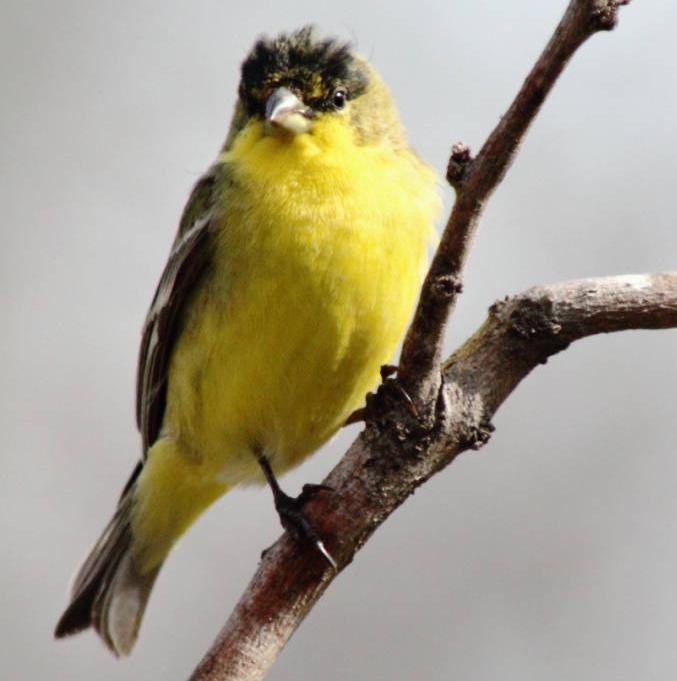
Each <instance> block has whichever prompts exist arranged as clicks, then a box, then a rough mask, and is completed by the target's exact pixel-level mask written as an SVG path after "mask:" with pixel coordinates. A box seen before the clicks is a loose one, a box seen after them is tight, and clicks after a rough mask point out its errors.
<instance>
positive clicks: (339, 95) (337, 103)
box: [332, 88, 347, 109]
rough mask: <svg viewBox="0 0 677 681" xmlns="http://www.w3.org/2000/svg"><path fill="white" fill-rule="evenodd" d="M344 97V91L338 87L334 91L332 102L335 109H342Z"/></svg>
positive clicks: (345, 97) (344, 102) (344, 101)
mask: <svg viewBox="0 0 677 681" xmlns="http://www.w3.org/2000/svg"><path fill="white" fill-rule="evenodd" d="M346 99H347V95H346V91H345V90H344V89H343V88H339V89H338V90H336V92H334V96H333V97H332V103H333V104H334V107H335V108H336V109H342V108H343V107H344V106H345V105H346Z"/></svg>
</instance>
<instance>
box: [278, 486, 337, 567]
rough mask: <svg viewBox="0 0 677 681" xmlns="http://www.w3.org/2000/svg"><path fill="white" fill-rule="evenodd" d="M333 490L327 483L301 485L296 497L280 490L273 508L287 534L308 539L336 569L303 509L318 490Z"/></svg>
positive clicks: (302, 539) (303, 539) (334, 562)
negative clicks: (301, 488)
mask: <svg viewBox="0 0 677 681" xmlns="http://www.w3.org/2000/svg"><path fill="white" fill-rule="evenodd" d="M325 491H333V490H332V488H331V487H328V486H327V485H311V484H307V485H304V486H303V490H302V491H301V494H299V495H298V497H290V496H289V495H287V494H285V493H284V492H282V491H280V492H279V494H277V495H276V497H275V509H276V510H277V514H278V516H279V517H280V522H281V523H282V527H284V529H285V530H287V532H289V534H291V535H292V536H293V537H295V538H296V539H298V540H301V541H308V542H310V543H311V544H313V545H314V546H315V548H317V550H318V551H319V552H320V553H321V554H322V555H323V556H324V558H325V559H326V560H327V562H328V563H329V565H331V566H332V568H334V570H338V566H337V564H336V561H335V560H334V558H333V557H332V555H331V554H330V553H329V551H328V550H327V548H326V547H325V545H324V542H323V541H322V540H321V539H320V536H319V535H318V534H317V532H316V531H315V528H314V527H313V526H312V524H311V523H310V521H309V520H308V518H307V516H306V514H305V513H304V511H303V507H304V506H305V504H306V503H307V502H308V501H309V500H310V499H311V498H312V497H314V496H315V495H316V494H318V493H319V492H325Z"/></svg>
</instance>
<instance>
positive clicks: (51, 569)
mask: <svg viewBox="0 0 677 681" xmlns="http://www.w3.org/2000/svg"><path fill="white" fill-rule="evenodd" d="M565 4H566V2H565V0H547V1H543V0H513V1H512V2H510V3H507V2H506V3H497V2H493V1H489V0H484V1H478V0H455V1H454V2H442V1H441V0H417V1H416V2H392V3H388V4H387V5H385V4H383V5H382V6H381V7H380V8H379V7H378V6H377V4H376V3H373V4H367V3H365V2H359V1H356V0H342V1H341V2H334V3H322V2H317V1H315V2H310V1H306V0H299V1H291V0H289V1H287V2H283V3H271V2H268V1H263V0H248V2H246V3H230V2H215V1H211V2H209V1H206V0H197V1H196V0H192V1H191V2H178V1H177V2H170V3H156V2H147V1H145V0H144V1H139V0H135V1H134V2H131V1H123V2H118V3H91V2H85V0H81V1H79V2H78V1H76V0H65V1H64V2H59V3H53V2H47V1H45V0H43V1H30V0H21V1H19V0H4V1H3V3H2V7H1V8H0V82H1V83H2V97H1V99H0V177H1V178H2V182H1V183H0V205H1V206H2V211H3V219H2V223H1V226H0V229H1V230H2V231H1V234H2V248H1V250H0V259H1V262H2V264H1V266H0V304H1V306H2V333H1V334H0V353H1V356H2V363H1V364H0V405H1V408H0V432H2V440H3V443H2V447H1V449H0V456H1V457H2V459H1V460H2V475H1V476H0V500H1V501H0V503H1V513H0V533H1V535H0V536H2V543H3V548H2V552H1V553H2V558H1V559H0V676H2V677H3V678H5V679H12V680H14V679H69V680H78V679H91V678H96V679H97V680H99V681H112V680H114V679H185V678H186V677H187V676H188V674H189V673H190V672H191V671H192V669H193V667H194V666H195V664H196V663H197V662H198V660H199V659H200V657H201V656H202V654H203V653H204V652H205V650H206V649H207V647H208V646H209V645H210V644H211V642H212V640H213V638H214V636H215V635H216V633H217V632H218V630H219V628H220V626H221V624H222V623H223V622H224V620H225V619H226V616H227V615H228V613H229V612H230V610H231V608H232V607H233V605H234V604H235V602H236V600H237V599H238V597H239V595H240V594H241V592H242V591H243V589H244V588H245V586H246V584H247V582H248V580H249V578H250V576H251V575H252V574H253V571H254V569H255V567H256V564H257V561H258V557H259V554H260V551H261V549H262V548H264V547H265V546H268V545H269V544H270V543H272V541H273V540H274V539H275V538H276V537H277V536H278V535H279V534H280V528H279V526H278V520H277V517H276V514H275V513H274V510H273V505H272V501H271V498H270V494H269V492H268V491H267V490H263V489H249V490H244V491H235V492H233V493H231V494H229V495H228V496H227V497H226V498H224V499H223V500H221V501H220V502H219V503H217V504H216V505H215V506H214V507H213V508H212V509H211V511H210V512H209V513H207V514H206V515H205V516H204V517H203V518H202V519H201V520H200V521H199V522H198V523H197V525H196V526H195V527H194V529H193V530H192V531H191V532H190V533H189V534H188V535H187V536H186V537H185V538H184V539H183V541H182V542H181V543H180V545H179V546H178V547H177V549H176V550H175V551H174V553H173V555H172V556H171V559H170V560H169V561H168V562H167V564H166V566H165V568H164V570H163V572H162V575H161V577H160V579H159V582H158V584H157V586H156V588H155V591H154V594H153V598H152V599H151V602H150V606H149V609H148V612H147V615H146V619H145V622H144V626H143V628H142V631H141V637H140V640H139V643H138V645H137V648H136V650H135V651H134V654H133V655H132V657H131V658H130V659H128V660H123V661H118V660H115V659H113V658H112V657H111V656H110V655H109V654H108V653H107V652H106V651H105V650H104V648H103V647H102V645H101V644H100V643H99V641H98V640H97V639H95V637H94V636H93V635H92V634H91V633H87V634H84V635H81V636H78V637H75V638H72V639H70V640H67V641H63V642H59V643H55V642H54V641H53V640H52V629H53V627H54V624H55V622H56V618H57V617H58V615H59V614H60V612H61V610H62V609H63V607H64V606H65V605H66V594H67V587H68V583H69V580H70V578H71V576H72V575H73V572H74V571H75V569H76V567H77V566H78V563H79V561H80V560H81V558H82V557H83V555H84V553H85V552H86V550H87V549H88V548H89V547H90V545H91V544H92V543H93V541H94V540H95V539H96V538H97V536H98V535H99V532H100V531H101V529H102V528H103V526H104V524H105V523H106V521H107V520H108V518H109V516H110V515H111V513H112V510H113V507H114V504H115V501H116V499H117V496H118V493H119V491H120V488H121V486H122V485H123V483H124V482H125V481H126V478H127V475H128V473H129V472H130V470H131V468H132V466H133V464H134V462H135V461H136V459H137V457H138V455H139V438H138V435H137V433H136V430H135V426H134V415H133V407H134V374H135V364H136V356H137V345H138V342H139V339H140V329H141V325H142V322H143V319H144V316H145V314H146V309H147V306H148V304H149V302H150V298H151V295H152V293H153V290H154V287H155V284H156V281H157V279H158V277H159V274H160V272H161V269H162V267H163V265H164V262H165V259H166V257H167V253H168V249H169V245H170V242H171V240H172V238H173V235H174V230H175V227H176V223H177V220H178V216H179V213H180V211H181V208H182V206H183V204H184V201H185V200H186V197H187V195H188V192H189V189H190V187H191V185H192V184H193V182H194V181H195V180H196V178H197V177H198V176H199V174H200V173H201V172H202V171H203V170H204V169H205V168H206V167H207V166H208V165H209V163H210V162H211V160H212V159H213V157H214V156H215V154H216V153H217V151H218V149H219V147H220V145H221V143H222V141H223V139H224V137H225V133H226V129H227V125H228V122H229V119H230V114H231V109H232V106H233V102H234V95H235V92H236V87H237V80H238V68H239V63H240V61H241V60H242V58H243V57H244V55H245V53H246V51H247V49H248V48H249V46H250V44H251V43H252V41H253V40H254V39H255V38H256V37H257V36H258V35H259V34H261V33H263V32H266V33H276V32H278V31H279V30H281V29H293V28H295V27H298V26H299V25H301V24H304V23H307V22H315V23H317V24H318V25H319V26H320V27H321V29H322V30H323V31H325V32H327V33H331V34H337V35H340V36H342V37H345V38H348V39H351V40H353V41H354V42H355V43H356V44H357V46H358V47H359V49H360V50H361V51H362V52H363V53H365V54H366V55H368V56H369V57H370V58H371V59H372V61H373V62H374V64H375V65H376V67H377V68H378V69H379V70H380V71H381V72H382V73H383V75H384V76H385V78H386V80H387V82H388V83H389V84H390V86H391V87H392V90H393V91H394V94H395V97H396V100H397V101H398V103H399V106H400V109H401V113H402V117H403V119H404V122H405V124H406V126H407V128H408V130H409V134H410V139H411V141H412V144H413V145H414V146H415V148H416V149H417V150H418V151H419V153H420V154H421V155H422V156H423V157H424V158H425V159H427V160H428V161H429V162H430V163H431V164H432V165H433V166H434V167H435V168H436V169H437V170H438V171H439V172H440V173H441V174H443V172H444V168H445V166H446V159H447V155H448V152H449V149H450V146H451V144H452V143H453V142H456V141H458V140H463V141H464V142H466V143H468V144H470V145H471V147H472V148H473V149H475V150H476V149H477V148H478V147H479V146H480V144H481V143H482V141H483V140H484V139H485V137H486V135H487V134H488V133H489V132H490V130H491V129H492V127H493V126H494V125H495V123H496V122H497V121H498V119H499V116H500V115H501V114H502V113H503V112H504V111H505V109H506V108H507V106H508V104H509V102H510V101H511V98H512V96H513V95H514V93H515V92H516V91H517V88H518V87H519V86H520V84H521V82H522V80H523V78H524V76H525V75H526V73H527V71H528V69H529V68H530V66H531V65H532V63H533V61H534V59H535V58H536V56H537V55H538V54H539V52H540V50H541V48H542V47H543V45H544V44H545V42H546V40H547V39H548V37H549V36H550V34H551V32H552V29H553V28H554V26H555V24H556V22H557V21H558V20H559V18H560V16H561V13H562V11H563V9H564V6H565ZM234 7H235V8H234ZM676 25H677V5H676V4H675V3H674V2H669V0H655V1H654V2H635V3H633V4H632V5H630V6H629V7H627V8H625V9H624V10H623V11H622V16H621V22H620V25H619V27H618V29H617V31H615V32H613V33H612V34H602V35H599V36H596V37H594V38H593V39H592V40H591V41H590V43H589V44H587V45H586V46H585V47H584V48H583V49H582V50H581V51H580V52H579V53H578V54H577V55H576V57H575V58H574V61H573V63H572V64H571V65H570V67H569V68H568V69H567V71H566V72H565V73H564V76H563V77H562V79H561V81H560V82H559V84H558V85H557V87H556V89H555V92H554V93H553V95H552V97H551V98H550V99H549V100H548V102H547V103H546V105H545V107H544V109H543V111H542V112H541V114H540V116H539V118H538V119H537V121H536V123H535V125H534V126H533V128H532V130H531V131H530V133H529V135H528V137H527V140H526V143H525V144H524V146H523V149H522V151H521V153H520V154H519V157H518V158H517V160H516V162H515V165H514V167H513V169H512V171H511V172H510V173H509V174H508V177H507V178H506V180H505V181H504V182H503V184H502V185H501V187H500V188H499V190H498V191H497V192H496V194H495V196H494V197H493V199H492V201H491V203H490V205H489V208H488V210H487V212H486V217H485V219H484V221H483V224H482V227H481V230H480V233H479V237H478V239H477V241H476V244H475V248H474V251H473V253H472V257H471V260H470V264H469V267H468V270H467V273H466V276H465V293H464V295H463V296H462V299H461V301H460V305H459V308H458V311H457V313H456V315H455V317H454V319H453V324H452V325H451V330H450V337H449V339H448V344H449V346H448V347H449V350H450V351H451V349H453V347H455V346H456V345H458V344H459V343H460V342H462V340H463V339H464V338H465V337H467V336H468V335H469V334H470V333H471V332H472V331H473V330H474V329H475V328H476V327H477V326H478V324H480V323H481V321H482V320H483V318H484V316H485V314H486V309H487V307H488V306H489V305H490V304H491V303H492V302H493V301H494V300H495V299H496V298H499V297H502V296H504V295H506V294H509V293H516V292H519V291H520V290H522V289H524V288H526V287H528V286H531V285H533V284H540V283H548V282H554V281H558V280H564V279H573V278H579V277H587V276H596V275H608V274H622V273H631V272H644V271H658V270H668V269H675V267H677V229H676V228H675V210H676V208H677V198H676V196H677V192H676V191H675V180H676V178H677V158H676V154H675V147H676V146H677V126H676V125H675V121H676V120H677V87H675V85H676V82H675V78H676V76H675V63H676V61H677V43H676V42H675V26H676ZM443 193H444V199H445V206H446V209H447V210H448V208H449V206H450V205H451V201H452V193H451V191H450V190H449V189H447V188H443ZM676 399H677V331H652V332H627V333H622V334H616V335H610V336H606V337H596V338H592V339H589V340H585V341H582V342H580V343H577V344H575V345H574V346H573V347H571V348H570V349H569V350H567V351H566V352H565V353H563V354H561V355H559V356H557V357H555V358H553V359H552V360H551V361H550V362H549V363H548V364H547V366H545V367H540V368H538V369H537V370H536V371H535V372H534V373H533V375H532V376H530V377H529V378H528V379H527V380H526V381H525V382H524V383H523V384H522V385H521V386H520V387H519V389H518V390H517V392H516V393H515V394H514V395H513V397H512V398H511V399H510V400H509V401H508V402H507V404H505V406H504V407H503V408H502V409H501V411H500V412H499V413H498V414H497V416H496V418H495V425H496V427H497V431H496V433H495V434H494V437H493V438H492V440H491V442H490V443H489V445H488V446H487V447H485V448H484V449H483V450H481V451H480V452H478V453H468V454H465V455H463V456H462V457H460V458H459V459H458V460H457V461H456V462H455V463H454V464H453V465H452V466H451V467H450V468H448V469H447V470H445V471H444V472H443V473H442V474H440V475H438V476H437V477H435V478H434V479H433V480H432V481H431V482H430V483H429V484H427V485H426V486H425V487H424V488H422V489H421V490H420V491H419V493H418V494H416V496H415V497H412V498H411V499H410V500H409V501H408V502H407V503H406V504H405V505H404V506H403V507H402V508H401V509H400V510H399V511H398V512H397V513H396V514H395V515H394V516H392V517H391V519H389V520H388V522H387V523H386V524H385V525H384V526H383V527H382V528H381V529H380V530H379V531H378V532H377V534H376V535H375V536H374V537H373V539H372V540H371V541H370V542H369V543H368V545H367V546H366V547H365V548H364V550H363V551H362V552H361V553H360V554H359V555H358V557H357V560H356V561H355V562H354V564H352V565H351V566H350V567H349V568H348V569H347V570H346V572H345V573H344V574H342V575H341V577H340V578H339V579H338V580H337V581H336V582H335V583H334V585H333V586H332V587H331V589H330V590H329V592H328V593H327V594H326V597H325V598H323V599H322V601H321V602H320V603H319V605H318V606H317V607H316V608H315V610H314V611H313V612H312V614H311V615H310V617H309V618H308V619H307V620H306V622H305V623H304V624H303V625H302V626H301V628H300V630H299V631H298V632H297V634H296V635H295V636H294V638H293V639H292V641H291V642H290V644H289V646H288V647H287V649H286V650H285V651H284V653H283V654H282V656H281V657H280V659H279V661H278V662H277V664H276V665H275V667H274V670H273V671H272V673H271V674H270V679H273V680H277V681H281V680H283V679H296V680H299V681H302V680H310V679H316V678H318V677H321V678H323V679H324V680H325V681H339V680H344V679H370V680H371V679H375V680H379V679H384V680H386V679H387V680H388V681H404V680H406V679H414V678H421V679H435V680H436V679H440V680H441V679H447V678H454V679H463V680H468V681H480V680H482V681H485V680H486V681H488V680H493V679H496V678H501V679H520V680H521V681H522V680H524V679H539V680H542V679H572V678H575V679H577V680H578V681H584V680H586V679H590V680H592V679H600V678H613V679H616V680H617V681H618V680H621V679H623V680H625V679H627V680H628V681H631V680H632V681H636V679H667V678H675V675H676V674H677V645H675V621H676V619H677V582H676V580H675V575H676V574H677V522H676V520H675V518H676V514H677V495H675V491H674V490H675V486H676V484H677V457H675V440H676V439H677V420H676V419H675V402H676ZM357 432H358V429H357V427H352V428H350V429H346V430H344V431H343V432H341V433H340V434H339V436H338V437H336V438H335V440H334V441H333V442H332V443H330V444H329V445H328V446H326V447H325V448H324V449H323V450H322V451H321V452H320V453H319V455H318V456H317V457H315V458H313V459H312V460H311V461H309V462H308V463H307V464H306V465H304V466H303V467H301V468H300V469H298V470H296V471H295V472H294V473H292V474H290V475H288V476H287V477H286V478H285V480H284V487H285V489H287V490H288V491H295V490H298V489H299V488H300V486H301V485H302V483H303V482H306V481H319V480H320V479H322V477H323V476H324V475H325V474H326V472H328V471H329V470H330V468H331V467H332V466H333V465H334V464H335V463H336V461H337V460H338V459H339V457H340V455H341V453H342V452H343V451H344V450H345V448H346V447H347V445H348V444H349V443H350V442H351V440H352V439H353V438H354V436H355V435H356V433H357Z"/></svg>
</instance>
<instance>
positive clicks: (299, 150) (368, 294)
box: [164, 124, 436, 486]
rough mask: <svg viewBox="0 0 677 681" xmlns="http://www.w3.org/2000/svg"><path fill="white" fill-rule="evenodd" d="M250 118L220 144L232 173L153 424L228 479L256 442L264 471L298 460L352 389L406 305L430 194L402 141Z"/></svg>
mask: <svg viewBox="0 0 677 681" xmlns="http://www.w3.org/2000/svg"><path fill="white" fill-rule="evenodd" d="M250 127H251V129H250V130H248V131H245V133H244V134H243V135H242V138H241V140H240V143H239V144H237V145H236V146H235V147H234V148H233V150H232V151H231V152H229V154H228V156H227V159H228V160H229V161H231V162H232V163H233V167H234V176H233V178H232V181H233V183H234V185H233V186H234V188H233V187H230V188H227V189H225V190H224V193H223V205H222V218H221V224H220V229H219V237H218V245H217V249H216V254H215V259H214V266H213V268H212V270H211V272H210V275H209V277H208V279H207V280H206V282H205V283H204V284H203V285H202V287H201V289H200V291H199V292H198V293H197V294H196V297H195V298H194V300H193V302H192V305H191V312H190V314H189V316H188V318H187V319H186V323H185V330H184V331H183V333H182V335H181V337H180V340H179V342H178V343H177V346H176V349H175V352H174V356H173V359H172V363H171V368H170V374H169V393H168V404H167V416H166V421H165V429H164V433H165V434H167V435H169V436H170V437H172V438H174V439H176V440H177V442H178V443H180V448H181V449H182V450H184V451H185V452H186V453H187V454H188V455H189V456H190V458H193V459H194V460H195V461H196V462H197V461H200V462H201V463H203V464H204V465H205V468H206V469H208V470H210V471H211V472H212V473H213V475H214V476H215V478H216V479H217V480H218V481H219V482H223V483H224V484H227V485H228V486H232V485H234V484H238V483H247V482H251V481H253V480H259V479H260V474H259V471H258V467H257V465H256V462H255V457H254V456H253V454H254V453H257V452H260V453H264V454H266V455H267V456H268V457H269V458H270V460H271V462H272V465H273V467H274V469H275V470H276V471H277V472H282V471H284V470H286V469H287V468H289V467H290V466H292V465H294V464H296V463H299V462H300V461H301V460H302V459H303V458H304V457H306V456H307V455H308V454H310V453H311V452H313V451H314V450H315V449H317V448H318V447H319V446H320V445H321V444H322V443H323V442H324V441H326V440H327V439H328V438H329V437H330V436H331V435H332V434H333V433H334V432H335V431H336V430H337V429H338V428H339V427H340V426H341V425H342V423H343V422H344V421H345V419H346V418H347V416H348V415H349V414H350V413H351V412H352V411H353V410H354V409H355V408H357V407H358V406H359V405H360V404H361V403H362V402H363V400H364V396H365V393H366V392H367V391H368V390H370V389H372V388H373V387H374V385H375V384H376V383H377V381H378V379H379V367H380V366H381V365H382V364H384V363H386V362H388V361H389V360H390V359H391V357H392V355H393V353H394V351H395V349H396V347H397V344H398V342H399V340H400V337H401V335H402V333H403V331H404V327H405V325H406V322H407V320H408V318H409V316H410V314H411V311H412V307H413V304H414V301H415V297H416V294H417V291H418V287H419V283H420V279H421V275H422V271H423V266H424V263H425V256H426V250H427V244H428V243H429V239H430V234H431V218H432V216H431V213H432V210H433V209H434V207H435V205H436V195H435V191H434V186H433V183H432V182H431V181H430V180H431V174H429V171H427V170H426V169H425V168H424V167H423V166H422V165H421V164H420V163H419V162H418V161H417V160H416V159H414V158H413V157H412V156H411V155H410V154H409V153H408V152H406V153H405V152H400V155H399V156H398V155H397V154H396V152H394V151H392V150H389V149H386V148H377V149H371V148H369V149H367V148H364V147H356V146H354V145H352V142H351V141H350V140H348V139H342V138H341V135H342V130H341V129H340V128H337V129H331V128H330V129H328V130H324V131H320V132H319V133H316V136H314V137H315V138H313V136H308V135H304V136H301V137H298V138H296V139H294V140H293V141H289V140H279V139H276V138H272V137H263V136H262V135H261V130H260V125H258V124H253V125H252V126H250ZM337 137H338V138H339V139H337ZM328 138H330V139H328ZM323 141H324V142H327V143H326V144H323ZM329 142H330V143H329ZM348 144H349V145H351V148H350V149H346V148H345V146H346V145H348ZM342 152H343V153H342ZM422 171H423V172H422ZM417 177H418V178H419V180H418V183H415V182H414V180H415V178H417ZM412 184H413V186H412ZM417 189H418V191H419V192H420V194H419V195H416V194H415V192H416V190H417Z"/></svg>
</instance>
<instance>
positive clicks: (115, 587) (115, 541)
mask: <svg viewBox="0 0 677 681" xmlns="http://www.w3.org/2000/svg"><path fill="white" fill-rule="evenodd" d="M140 470H141V465H140V464H139V466H138V467H137V469H136V470H135V471H134V473H133V474H132V477H131V479H130V481H129V482H128V483H127V486H126V487H125V490H124V491H123V493H122V497H121V498H120V501H119V503H118V507H117V510H116V511H115V515H113V518H112V519H111V521H110V522H109V523H108V525H107V526H106V529H105V530H104V531H103V534H102V535H101V537H100V539H99V540H98V541H97V542H96V544H95V545H94V548H93V549H92V550H91V551H90V553H89V555H88V556H87V559H86V560H85V562H84V563H83V565H82V567H81V568H80V570H79V572H78V574H77V576H76V578H75V582H74V584H73V588H72V591H71V601H70V604H69V606H68V607H67V608H66V611H65V612H64V613H63V615H62V616H61V619H60V620H59V622H58V624H57V626H56V630H55V632H54V635H55V636H56V637H57V638H61V637H63V636H69V635H70V634H75V633H77V632H79V631H82V630H84V629H87V628H88V627H94V629H95V630H96V631H97V632H98V634H99V636H100V637H101V639H102V640H103V641H104V643H105V644H106V645H107V646H108V647H109V648H110V650H111V651H112V652H113V653H114V654H115V655H128V654H129V653H130V652H131V649H132V647H133V646H134V642H135V641H136V637H137V635H138V633H139V626H140V624H141V618H142V617H143V612H144V610H145V609H146V603H147V602H148V597H149V596H150V592H151V589H152V588H153V584H154V583H155V578H156V577H157V575H158V572H159V571H160V567H162V563H160V564H159V565H157V566H155V567H153V569H151V570H149V571H147V572H145V573H142V572H141V571H140V570H139V569H138V568H137V567H136V566H135V564H134V560H133V558H132V551H131V549H132V529H131V512H132V504H133V499H134V492H135V488H136V480H137V478H138V475H139V472H140Z"/></svg>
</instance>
